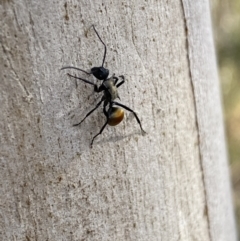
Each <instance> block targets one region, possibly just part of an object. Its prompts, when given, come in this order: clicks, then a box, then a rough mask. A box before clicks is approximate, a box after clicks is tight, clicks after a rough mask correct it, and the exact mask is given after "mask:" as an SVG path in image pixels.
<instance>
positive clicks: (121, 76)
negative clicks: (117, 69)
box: [115, 75, 125, 88]
mask: <svg viewBox="0 0 240 241" xmlns="http://www.w3.org/2000/svg"><path fill="white" fill-rule="evenodd" d="M119 77H120V78H122V81H121V82H120V83H118V84H117V85H116V86H117V88H118V87H119V86H121V85H122V84H123V83H124V82H125V77H124V76H123V75H120V76H119ZM115 84H116V83H115Z"/></svg>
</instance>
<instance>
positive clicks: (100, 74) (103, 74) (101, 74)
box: [91, 67, 109, 80]
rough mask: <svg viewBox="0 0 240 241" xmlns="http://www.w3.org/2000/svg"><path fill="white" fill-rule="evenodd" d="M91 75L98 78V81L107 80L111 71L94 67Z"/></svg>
mask: <svg viewBox="0 0 240 241" xmlns="http://www.w3.org/2000/svg"><path fill="white" fill-rule="evenodd" d="M91 73H92V74H93V75H94V77H96V78H97V79H98V80H105V79H107V77H108V75H109V70H108V69H105V68H104V67H93V68H91Z"/></svg>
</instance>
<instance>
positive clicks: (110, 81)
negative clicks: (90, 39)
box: [61, 25, 145, 147]
mask: <svg viewBox="0 0 240 241" xmlns="http://www.w3.org/2000/svg"><path fill="white" fill-rule="evenodd" d="M92 27H93V30H94V32H95V33H96V35H97V36H98V39H99V40H100V41H101V42H102V44H103V45H104V55H103V61H102V66H100V67H93V68H91V71H90V73H89V72H87V71H85V70H82V69H79V68H77V67H73V66H67V67H63V68H61V70H63V69H76V70H79V71H82V72H84V73H85V74H88V75H91V74H92V75H93V76H94V77H95V78H96V79H98V80H102V84H101V85H100V86H99V87H98V85H96V84H94V83H92V82H91V81H89V80H86V79H83V78H80V77H76V76H73V75H71V74H68V76H70V77H72V78H75V79H79V80H82V81H83V82H85V83H87V84H90V85H93V86H94V91H95V92H98V93H99V92H101V91H103V96H102V98H101V100H100V101H99V102H98V103H97V105H96V106H95V107H94V108H93V109H92V110H91V111H89V112H88V113H87V114H86V116H85V117H84V118H83V120H82V121H80V122H79V123H77V124H74V125H73V126H78V125H80V124H81V123H82V122H83V121H84V120H85V119H86V118H87V117H88V116H89V115H90V114H92V113H93V112H94V111H95V110H96V109H97V108H98V107H99V106H100V105H101V104H102V102H103V113H104V115H105V116H106V118H107V120H106V122H105V124H104V125H103V127H102V128H101V130H100V132H99V133H98V134H96V135H95V136H94V137H93V139H92V141H91V147H92V145H93V142H94V139H95V138H96V137H97V136H98V135H100V134H101V133H102V132H103V130H104V128H105V127H106V125H107V124H108V125H110V126H115V125H118V124H119V123H120V122H121V121H122V120H123V117H124V111H123V109H122V108H124V109H125V110H128V111H130V112H132V113H133V115H134V116H135V118H136V120H137V122H138V124H139V126H140V128H141V131H142V133H145V131H144V130H143V128H142V125H141V122H140V120H139V118H138V116H137V114H136V113H135V112H134V111H133V110H132V109H130V108H129V107H127V106H125V105H123V104H120V103H118V102H116V101H115V99H117V98H119V95H118V90H117V88H118V87H120V86H121V85H122V84H123V83H124V82H125V78H124V76H123V75H120V76H119V77H120V78H121V80H122V81H121V82H119V83H118V78H117V77H115V75H114V74H113V75H112V77H110V78H108V75H109V70H108V69H106V68H104V67H103V65H104V62H105V58H106V53H107V47H106V45H105V43H104V42H103V41H102V39H101V37H100V36H99V34H98V32H97V30H96V29H95V27H94V25H92ZM119 99H120V98H119ZM116 106H120V107H122V108H119V107H116Z"/></svg>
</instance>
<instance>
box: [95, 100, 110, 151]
mask: <svg viewBox="0 0 240 241" xmlns="http://www.w3.org/2000/svg"><path fill="white" fill-rule="evenodd" d="M106 105H107V103H106V102H105V103H104V107H103V113H104V115H105V116H106V118H107V120H106V122H105V124H104V125H103V127H102V128H101V130H100V131H99V133H98V134H97V135H95V136H94V137H93V138H92V141H91V148H92V145H93V141H94V139H95V138H96V137H97V136H99V135H101V134H102V132H103V130H104V129H105V127H106V125H107V123H108V120H109V117H108V112H107V111H106ZM110 108H111V107H109V109H110Z"/></svg>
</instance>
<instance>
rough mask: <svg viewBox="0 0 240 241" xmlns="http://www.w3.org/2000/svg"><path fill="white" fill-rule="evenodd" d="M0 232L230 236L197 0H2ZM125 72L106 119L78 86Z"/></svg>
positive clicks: (209, 57)
mask: <svg viewBox="0 0 240 241" xmlns="http://www.w3.org/2000/svg"><path fill="white" fill-rule="evenodd" d="M0 11H1V12H0V13H1V19H0V22H1V30H0V34H1V36H0V41H1V53H0V60H1V62H0V63H1V64H0V68H1V69H0V74H1V82H0V103H1V115H0V128H1V129H0V142H1V145H0V157H1V161H0V165H1V168H0V180H1V183H0V184H1V185H0V190H1V199H0V227H1V232H0V240H28V241H29V240H162V241H175V240H184V241H190V240H191V241H192V240H199V241H202V240H204V241H208V240H209V241H235V240H236V232H235V226H234V218H233V207H232V200H231V187H230V183H229V173H228V163H227V158H226V148H225V140H224V129H223V122H222V111H221V99H220V93H219V83H218V76H217V68H216V60H215V53H214V45H213V37H212V30H211V20H210V13H209V6H208V2H207V1H190V0H184V1H173V0H172V1H168V2H163V1H142V0H138V1H132V2H131V1H115V2H112V1H95V2H91V1H71V2H63V1H26V0H20V1H13V0H12V1H11V0H9V1H1V5H0ZM92 24H95V26H96V28H97V30H98V32H99V34H100V36H101V37H102V38H103V40H104V42H105V43H106V45H107V46H108V52H107V57H106V67H107V68H108V69H109V70H110V72H111V74H113V73H115V74H116V76H118V75H125V77H126V80H127V81H126V83H125V84H124V85H123V86H121V87H120V88H119V94H120V97H121V103H123V104H126V105H127V106H129V107H130V108H132V109H134V110H135V111H136V112H137V114H138V115H139V117H140V119H141V121H142V124H143V128H144V129H145V130H146V131H147V135H145V136H142V135H141V133H140V130H139V126H138V124H137V122H136V120H135V119H134V117H133V116H131V114H129V113H127V112H126V118H125V120H124V121H123V122H122V123H121V124H119V125H118V126H116V127H114V128H113V127H110V126H107V128H106V129H105V130H104V132H103V134H102V135H100V136H98V138H97V139H96V141H95V143H94V145H93V148H92V149H91V148H90V145H89V144H90V142H91V138H92V137H93V136H94V135H95V134H96V133H97V132H98V131H99V130H100V129H101V127H102V125H103V124H104V122H105V117H104V115H103V113H102V108H99V109H98V110H97V111H96V113H94V114H92V115H91V116H90V117H89V118H87V119H86V120H85V121H84V122H83V123H82V124H81V125H80V126H79V127H73V126H72V125H73V124H74V123H77V122H79V121H80V120H81V119H82V118H83V116H85V114H86V113H87V112H88V110H90V109H91V108H92V107H93V106H94V105H95V104H96V103H97V102H98V101H99V99H98V95H95V94H93V89H92V86H89V85H87V84H84V83H82V82H81V81H75V80H74V79H70V78H69V77H68V76H67V75H66V73H68V72H69V73H72V74H76V75H78V76H80V77H83V78H88V79H90V80H91V81H96V80H94V78H93V77H89V76H86V75H84V73H81V72H77V71H60V68H61V67H63V66H67V65H72V66H77V67H79V68H82V69H85V70H89V69H90V68H91V67H93V66H100V65H101V62H102V57H103V46H102V44H101V43H100V42H99V40H98V39H97V37H96V35H95V33H94V32H93V30H92V28H90V27H91V25H92Z"/></svg>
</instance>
